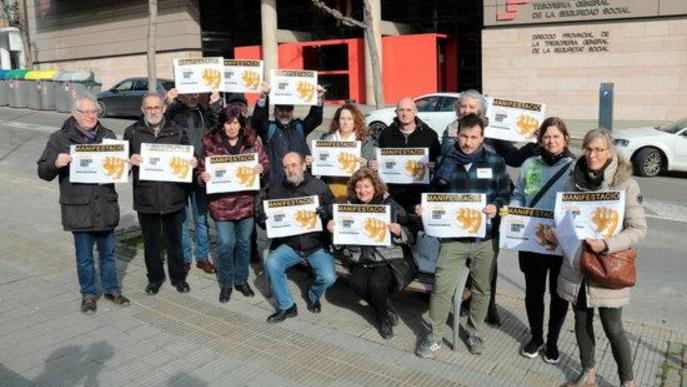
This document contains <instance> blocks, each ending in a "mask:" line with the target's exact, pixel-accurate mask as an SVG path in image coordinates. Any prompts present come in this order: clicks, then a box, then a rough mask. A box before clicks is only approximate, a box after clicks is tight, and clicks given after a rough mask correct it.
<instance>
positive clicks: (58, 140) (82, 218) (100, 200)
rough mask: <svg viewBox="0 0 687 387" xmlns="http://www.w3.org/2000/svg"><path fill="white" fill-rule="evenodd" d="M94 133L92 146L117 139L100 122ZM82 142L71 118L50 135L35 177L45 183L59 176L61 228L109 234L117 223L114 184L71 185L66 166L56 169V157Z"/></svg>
mask: <svg viewBox="0 0 687 387" xmlns="http://www.w3.org/2000/svg"><path fill="white" fill-rule="evenodd" d="M95 131H96V137H95V140H94V141H93V144H99V143H101V142H103V139H104V138H112V139H115V138H117V137H116V136H115V134H114V133H113V132H112V131H111V130H109V129H106V128H105V127H103V126H102V125H101V124H100V122H98V123H97V124H96V127H95ZM85 143H86V142H85V141H84V139H83V138H82V136H81V134H80V133H79V131H78V130H77V129H76V120H75V119H74V118H73V117H70V118H69V119H67V120H66V121H65V122H64V124H63V125H62V129H60V130H58V131H56V132H55V133H53V134H52V135H51V136H50V139H49V140H48V144H47V145H46V147H45V150H44V151H43V154H41V157H40V158H39V159H38V176H39V177H40V178H41V179H43V180H47V181H52V180H53V179H55V177H59V183H60V206H61V208H62V227H63V228H64V230H65V231H74V232H96V231H109V230H112V229H114V228H115V227H117V225H118V224H119V203H118V201H117V200H118V196H117V191H115V187H114V184H80V183H72V182H70V181H69V165H67V166H65V167H62V168H60V169H57V168H55V160H56V159H57V155H58V154H60V153H66V154H69V147H70V146H71V145H76V144H85Z"/></svg>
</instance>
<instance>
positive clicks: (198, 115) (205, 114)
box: [165, 101, 222, 158]
mask: <svg viewBox="0 0 687 387" xmlns="http://www.w3.org/2000/svg"><path fill="white" fill-rule="evenodd" d="M221 107H222V105H221V104H220V102H219V101H217V102H215V103H214V104H210V105H209V106H208V107H207V108H205V107H203V106H202V105H198V107H197V108H190V107H188V106H186V105H184V104H183V103H181V102H175V103H173V104H170V105H169V106H168V107H167V111H166V112H165V117H166V118H167V119H168V120H170V121H172V122H174V123H175V124H177V126H179V127H180V128H182V129H184V130H185V131H186V135H187V136H188V141H189V144H190V145H193V153H194V154H195V155H196V158H200V155H202V154H203V135H204V134H205V131H206V130H207V129H211V128H213V127H214V126H215V125H216V124H217V120H218V117H219V111H220V110H221Z"/></svg>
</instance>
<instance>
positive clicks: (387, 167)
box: [376, 148, 429, 184]
mask: <svg viewBox="0 0 687 387" xmlns="http://www.w3.org/2000/svg"><path fill="white" fill-rule="evenodd" d="M376 152H377V162H378V163H379V169H378V170H377V172H378V173H379V177H381V178H382V180H384V182H385V183H391V184H429V168H428V164H429V149H428V148H378V149H377V150H376Z"/></svg>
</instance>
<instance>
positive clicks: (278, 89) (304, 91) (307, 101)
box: [270, 70, 317, 105]
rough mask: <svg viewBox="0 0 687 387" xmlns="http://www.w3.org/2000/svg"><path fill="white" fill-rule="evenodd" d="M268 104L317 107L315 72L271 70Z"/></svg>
mask: <svg viewBox="0 0 687 387" xmlns="http://www.w3.org/2000/svg"><path fill="white" fill-rule="evenodd" d="M270 79H271V83H272V88H271V90H270V103H271V104H273V105H317V71H309V70H272V71H271V78H270Z"/></svg>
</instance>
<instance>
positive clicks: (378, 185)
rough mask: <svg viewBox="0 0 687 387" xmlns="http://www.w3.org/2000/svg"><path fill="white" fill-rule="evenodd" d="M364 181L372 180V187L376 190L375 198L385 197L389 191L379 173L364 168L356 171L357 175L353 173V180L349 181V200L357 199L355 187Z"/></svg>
mask: <svg viewBox="0 0 687 387" xmlns="http://www.w3.org/2000/svg"><path fill="white" fill-rule="evenodd" d="M364 179H370V181H371V182H372V186H373V187H374V189H375V197H377V198H380V197H384V194H386V193H387V192H388V190H389V189H388V188H387V186H386V183H385V182H384V181H382V179H381V178H380V177H379V175H378V174H377V171H375V170H374V169H371V168H368V167H362V168H360V169H358V170H357V171H355V173H353V175H352V176H351V178H350V179H349V180H348V186H347V190H348V200H351V201H353V200H355V199H357V196H356V195H355V185H356V184H357V183H358V182H359V181H360V180H364Z"/></svg>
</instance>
